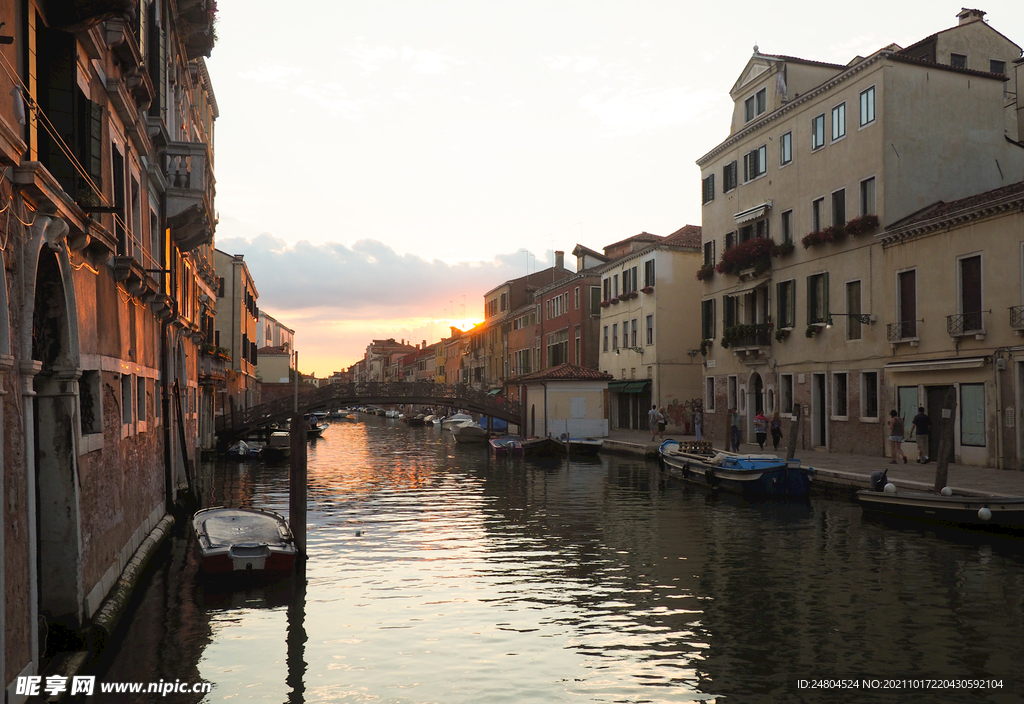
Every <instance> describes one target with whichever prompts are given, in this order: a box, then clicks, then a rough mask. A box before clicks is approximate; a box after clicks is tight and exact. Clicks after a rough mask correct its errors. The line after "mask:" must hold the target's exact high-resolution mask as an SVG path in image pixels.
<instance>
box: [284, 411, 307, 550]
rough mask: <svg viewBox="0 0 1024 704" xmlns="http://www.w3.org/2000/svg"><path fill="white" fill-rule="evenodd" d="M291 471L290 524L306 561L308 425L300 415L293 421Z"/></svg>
mask: <svg viewBox="0 0 1024 704" xmlns="http://www.w3.org/2000/svg"><path fill="white" fill-rule="evenodd" d="M289 440H290V441H291V443H290V444H291V448H290V449H291V471H290V473H289V475H288V511H289V512H288V524H289V526H290V527H291V529H292V536H293V537H294V538H295V549H296V550H298V552H299V555H300V557H301V559H302V560H305V559H306V491H307V484H306V424H305V421H304V419H303V418H302V416H301V415H299V414H298V413H296V414H294V415H293V416H292V420H291V435H290V437H289Z"/></svg>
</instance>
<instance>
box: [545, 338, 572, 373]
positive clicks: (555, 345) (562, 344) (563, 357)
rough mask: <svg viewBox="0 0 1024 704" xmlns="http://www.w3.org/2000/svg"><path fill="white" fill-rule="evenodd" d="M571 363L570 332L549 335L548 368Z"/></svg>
mask: <svg viewBox="0 0 1024 704" xmlns="http://www.w3.org/2000/svg"><path fill="white" fill-rule="evenodd" d="M568 361H569V331H568V330H562V331H561V332H555V333H551V334H550V335H548V366H549V367H555V366H558V365H559V364H563V363H565V362H568Z"/></svg>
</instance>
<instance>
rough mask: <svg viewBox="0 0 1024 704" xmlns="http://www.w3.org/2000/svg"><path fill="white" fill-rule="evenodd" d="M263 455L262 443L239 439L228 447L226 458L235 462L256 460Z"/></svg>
mask: <svg viewBox="0 0 1024 704" xmlns="http://www.w3.org/2000/svg"><path fill="white" fill-rule="evenodd" d="M262 455H263V445H262V444H258V443H252V442H246V441H245V440H239V441H238V442H236V443H235V444H234V445H232V446H231V447H229V448H228V454H227V458H228V459H229V460H234V461H235V462H247V461H251V460H258V459H260V457H262Z"/></svg>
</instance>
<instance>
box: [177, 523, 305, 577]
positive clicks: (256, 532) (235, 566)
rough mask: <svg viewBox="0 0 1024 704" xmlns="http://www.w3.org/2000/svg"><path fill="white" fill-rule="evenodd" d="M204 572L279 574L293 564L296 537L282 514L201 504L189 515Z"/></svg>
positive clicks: (282, 574)
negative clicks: (199, 509)
mask: <svg viewBox="0 0 1024 704" xmlns="http://www.w3.org/2000/svg"><path fill="white" fill-rule="evenodd" d="M192 530H193V531H194V532H195V536H196V549H197V551H198V554H199V562H200V566H201V568H202V570H203V572H204V573H206V574H211V575H218V574H219V575H231V574H245V575H249V576H256V577H282V576H285V575H287V574H289V573H291V571H292V569H293V568H294V566H295V555H296V549H295V541H294V540H293V538H292V533H291V530H290V529H289V528H288V523H287V521H285V519H284V517H283V516H282V515H281V514H279V513H277V512H275V511H270V510H267V509H260V508H224V507H216V508H204V509H203V510H201V511H198V512H197V513H196V514H195V515H194V516H193V517H192Z"/></svg>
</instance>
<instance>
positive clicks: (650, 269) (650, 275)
mask: <svg viewBox="0 0 1024 704" xmlns="http://www.w3.org/2000/svg"><path fill="white" fill-rule="evenodd" d="M653 285H654V260H653V259H648V260H647V261H645V262H644V286H645V287H646V286H653Z"/></svg>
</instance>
